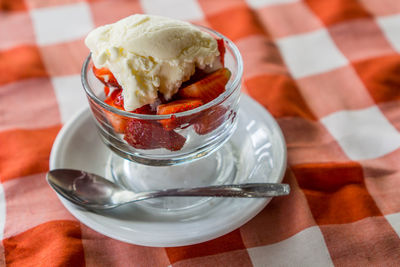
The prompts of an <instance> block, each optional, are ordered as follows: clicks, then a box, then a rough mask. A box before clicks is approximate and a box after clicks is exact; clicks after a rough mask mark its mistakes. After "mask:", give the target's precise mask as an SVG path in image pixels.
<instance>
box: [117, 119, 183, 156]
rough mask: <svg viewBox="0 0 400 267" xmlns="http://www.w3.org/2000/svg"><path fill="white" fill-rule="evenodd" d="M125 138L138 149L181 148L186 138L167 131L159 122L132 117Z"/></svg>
mask: <svg viewBox="0 0 400 267" xmlns="http://www.w3.org/2000/svg"><path fill="white" fill-rule="evenodd" d="M124 139H125V140H126V141H127V142H128V144H130V145H131V146H133V147H134V148H137V149H156V148H166V149H168V150H171V151H177V150H180V149H181V148H182V147H183V145H184V144H185V142H186V138H185V137H183V136H182V135H180V134H178V133H176V132H175V131H166V130H165V129H164V128H163V127H162V126H161V125H160V124H158V123H157V122H151V121H145V120H138V119H130V120H129V122H128V124H127V127H126V129H125V136H124Z"/></svg>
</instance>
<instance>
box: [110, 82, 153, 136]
mask: <svg viewBox="0 0 400 267" xmlns="http://www.w3.org/2000/svg"><path fill="white" fill-rule="evenodd" d="M104 102H106V103H107V104H108V105H110V106H112V107H114V108H117V109H120V110H125V109H124V98H123V96H122V89H116V90H114V91H113V92H112V93H111V94H110V95H109V96H108V97H107V98H106V99H105V100H104ZM131 112H132V113H138V114H152V115H155V112H154V111H153V110H152V109H151V107H150V105H144V106H142V107H140V108H137V109H135V110H133V111H131ZM106 116H107V119H108V121H109V122H110V123H111V125H112V126H113V128H114V131H116V132H117V133H123V132H124V131H125V128H126V124H127V122H128V118H127V117H124V116H120V115H118V114H115V113H112V112H110V111H106Z"/></svg>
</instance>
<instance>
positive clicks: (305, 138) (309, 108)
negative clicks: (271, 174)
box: [0, 0, 400, 266]
mask: <svg viewBox="0 0 400 267" xmlns="http://www.w3.org/2000/svg"><path fill="white" fill-rule="evenodd" d="M134 13H149V14H156V15H163V16H168V17H172V18H177V19H181V20H187V21H190V22H193V23H197V24H201V25H204V26H207V27H210V28H213V29H215V30H217V31H219V32H221V33H222V34H224V35H225V36H227V37H228V38H230V39H231V40H232V41H233V42H234V43H235V44H236V45H237V46H238V48H239V50H240V52H241V53H242V56H243V60H244V79H243V85H242V91H243V92H244V93H246V94H248V95H250V96H251V97H253V98H254V99H255V100H256V101H258V102H259V103H260V104H261V105H263V106H264V107H265V108H266V109H268V110H269V112H270V113H271V114H272V115H273V116H274V117H275V119H276V120H277V122H278V123H279V125H280V127H281V129H282V131H283V134H284V136H285V139H286V142H287V149H288V169H287V172H286V175H285V178H284V182H286V183H289V184H290V185H291V188H292V192H291V194H290V195H289V196H286V197H280V198H274V199H273V200H272V201H271V202H270V204H269V205H268V206H267V207H266V208H265V209H263V210H262V211H261V212H260V213H259V214H258V215H257V216H256V217H254V218H253V219H252V220H250V221H249V222H248V223H246V224H245V225H243V226H242V227H240V228H239V229H236V230H234V231H233V232H230V233H228V234H226V235H224V236H222V237H219V238H216V239H214V240H211V241H207V242H204V243H201V244H196V245H190V246H182V247H173V248H153V247H143V246H138V245H130V244H126V243H123V242H120V241H116V240H113V239H110V238H108V237H106V236H103V235H102V234H99V233H97V232H95V231H93V230H91V229H90V228H88V227H86V226H85V225H83V224H81V223H80V222H79V221H78V220H76V219H75V218H74V217H73V216H72V215H71V214H70V213H69V212H68V211H67V210H66V209H65V208H64V206H63V205H62V204H61V202H60V201H59V200H58V198H57V196H56V195H55V193H54V192H53V191H52V190H51V189H50V187H49V186H48V185H47V184H46V181H45V175H46V171H48V168H49V155H50V151H51V148H52V145H53V142H54V139H55V137H56V136H57V133H58V132H59V131H60V129H61V127H62V125H63V124H64V123H65V122H66V121H68V120H69V119H70V118H71V117H73V116H74V114H76V112H77V111H78V110H80V109H81V108H82V107H84V106H87V105H88V104H87V100H86V98H85V95H84V92H83V90H82V87H81V84H80V77H79V73H80V68H81V65H82V62H83V60H84V58H85V57H86V56H87V54H88V50H87V48H86V47H85V45H84V43H83V40H84V38H85V36H86V34H87V33H88V32H89V31H90V30H91V29H93V28H94V27H97V26H99V25H103V24H107V23H111V22H114V21H116V20H118V19H120V18H123V17H126V16H128V15H131V14H134ZM0 25H1V26H0V180H1V183H0V240H1V241H2V242H1V243H0V266H43V265H47V266H84V265H87V266H171V265H172V266H334V265H337V266H348V265H351V266H366V265H379V266H395V265H398V264H400V239H399V234H400V194H399V193H398V192H399V188H400V173H399V170H400V150H399V147H400V132H399V131H400V108H399V107H400V106H399V104H400V101H399V100H400V55H399V52H400V37H399V36H400V35H399V32H400V5H399V3H398V0H358V1H357V0H346V1H343V0H330V1H320V0H307V1H300V0H246V1H245V0H229V1H228V0H221V1H211V0H171V1H162V0H143V1H124V0H115V1H111V0H109V1H106V0H93V1H84V0H60V1H50V0H25V1H24V0H3V1H0Z"/></svg>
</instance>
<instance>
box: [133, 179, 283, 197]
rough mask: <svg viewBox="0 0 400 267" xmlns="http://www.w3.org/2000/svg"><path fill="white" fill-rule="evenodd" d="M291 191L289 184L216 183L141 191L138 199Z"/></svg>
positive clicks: (246, 194)
mask: <svg viewBox="0 0 400 267" xmlns="http://www.w3.org/2000/svg"><path fill="white" fill-rule="evenodd" d="M289 192H290V187H289V185H288V184H275V183H271V184H270V183H251V184H240V185H234V184H232V185H216V186H207V187H199V188H179V189H165V190H160V191H154V192H146V193H139V194H138V199H137V200H143V199H148V198H155V197H168V196H169V197H172V196H174V197H177V196H182V197H184V196H198V197H207V196H209V197H244V198H262V197H274V196H283V195H288V194H289Z"/></svg>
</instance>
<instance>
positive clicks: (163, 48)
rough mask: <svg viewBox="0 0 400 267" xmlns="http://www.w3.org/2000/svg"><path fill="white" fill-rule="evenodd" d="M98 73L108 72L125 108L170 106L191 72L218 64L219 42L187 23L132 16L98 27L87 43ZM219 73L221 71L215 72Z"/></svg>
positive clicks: (146, 16)
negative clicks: (159, 100)
mask: <svg viewBox="0 0 400 267" xmlns="http://www.w3.org/2000/svg"><path fill="white" fill-rule="evenodd" d="M85 43H86V46H87V47H88V48H89V49H90V50H91V52H92V59H93V62H94V65H95V66H96V68H102V67H106V68H108V69H109V70H110V71H111V72H112V73H113V74H114V76H115V78H116V79H117V81H118V83H119V84H120V85H121V87H122V89H123V90H122V96H123V97H124V108H125V110H127V111H132V110H134V109H136V108H139V107H141V106H143V105H145V104H150V103H153V102H154V101H155V100H156V99H157V97H158V94H157V92H158V91H160V92H161V93H162V94H163V95H164V97H165V98H166V99H167V100H168V99H170V98H171V96H172V95H173V94H175V93H176V92H177V91H178V89H179V87H180V86H181V84H182V82H184V81H186V80H188V79H189V78H190V76H191V75H193V73H194V71H195V67H198V68H200V69H205V68H215V67H216V66H215V65H218V64H220V61H219V51H218V45H217V41H216V40H215V39H214V38H213V37H212V36H211V35H209V34H208V33H205V32H203V31H201V30H199V29H198V28H196V27H195V26H193V25H191V24H190V23H187V22H183V21H178V20H173V19H170V18H164V17H159V16H151V15H140V14H136V15H132V16H130V17H127V18H124V19H122V20H120V21H118V22H116V23H114V24H109V25H105V26H101V27H98V28H96V29H94V30H93V31H92V32H90V33H89V35H88V36H87V38H86V40H85ZM218 67H220V66H218Z"/></svg>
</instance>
